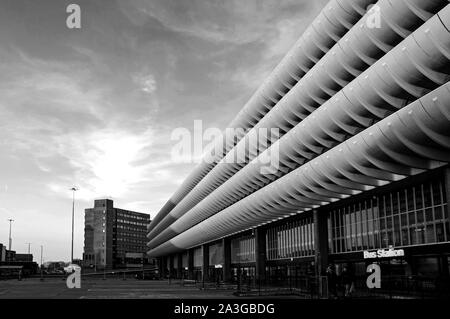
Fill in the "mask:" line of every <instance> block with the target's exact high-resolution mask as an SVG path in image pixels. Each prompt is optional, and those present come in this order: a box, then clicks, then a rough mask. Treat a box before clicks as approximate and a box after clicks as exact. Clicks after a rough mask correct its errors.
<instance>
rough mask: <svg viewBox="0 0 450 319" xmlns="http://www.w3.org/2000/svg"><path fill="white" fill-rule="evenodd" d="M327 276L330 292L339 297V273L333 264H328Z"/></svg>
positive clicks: (334, 296)
mask: <svg viewBox="0 0 450 319" xmlns="http://www.w3.org/2000/svg"><path fill="white" fill-rule="evenodd" d="M326 276H327V281H328V291H329V294H330V295H331V296H332V297H333V298H334V299H337V297H338V296H337V275H336V270H335V267H334V265H333V264H330V265H328V267H327V270H326Z"/></svg>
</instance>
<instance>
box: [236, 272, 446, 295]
mask: <svg viewBox="0 0 450 319" xmlns="http://www.w3.org/2000/svg"><path fill="white" fill-rule="evenodd" d="M366 279H367V277H366V276H360V277H355V278H354V280H353V282H352V283H351V284H348V285H344V284H343V283H342V282H341V281H340V280H339V279H338V280H337V282H336V285H335V287H331V286H330V284H329V281H328V278H327V277H326V276H320V277H315V276H304V275H300V276H285V277H282V278H280V277H270V276H269V277H267V278H266V279H264V280H258V279H255V278H240V279H238V278H236V280H237V289H236V294H237V295H240V296H264V295H272V296H274V295H298V296H301V297H303V298H307V299H319V298H321V299H327V298H330V299H346V298H360V299H409V298H411V299H436V298H445V299H450V278H430V277H424V276H385V277H384V278H382V281H381V288H379V289H377V288H374V289H369V288H367V286H366Z"/></svg>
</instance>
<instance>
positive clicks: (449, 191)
mask: <svg viewBox="0 0 450 319" xmlns="http://www.w3.org/2000/svg"><path fill="white" fill-rule="evenodd" d="M444 175H445V182H444V187H445V190H444V191H445V195H446V197H447V213H448V210H449V209H450V167H446V168H445V170H444ZM447 237H449V234H447ZM447 239H448V238H447Z"/></svg>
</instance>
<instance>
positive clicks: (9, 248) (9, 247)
mask: <svg viewBox="0 0 450 319" xmlns="http://www.w3.org/2000/svg"><path fill="white" fill-rule="evenodd" d="M8 221H9V245H8V250H11V246H12V238H11V224H12V222H13V221H14V219H11V218H10V219H8Z"/></svg>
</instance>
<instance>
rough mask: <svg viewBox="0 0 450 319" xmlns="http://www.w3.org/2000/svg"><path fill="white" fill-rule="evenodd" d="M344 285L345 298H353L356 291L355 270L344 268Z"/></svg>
mask: <svg viewBox="0 0 450 319" xmlns="http://www.w3.org/2000/svg"><path fill="white" fill-rule="evenodd" d="M342 284H343V286H344V298H351V297H352V293H353V290H354V285H355V284H354V274H353V269H351V268H350V267H349V266H347V265H346V266H344V268H343V269H342Z"/></svg>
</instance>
